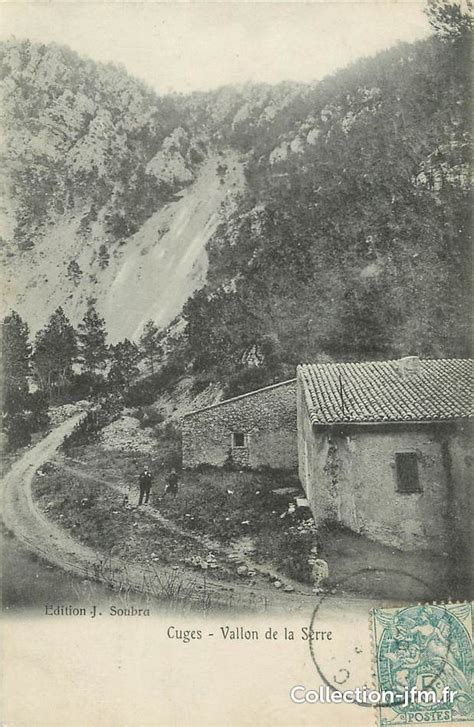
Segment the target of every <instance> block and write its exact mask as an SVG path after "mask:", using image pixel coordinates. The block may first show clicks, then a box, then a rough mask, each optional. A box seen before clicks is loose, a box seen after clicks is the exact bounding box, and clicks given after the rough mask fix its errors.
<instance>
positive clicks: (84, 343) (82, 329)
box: [77, 302, 108, 375]
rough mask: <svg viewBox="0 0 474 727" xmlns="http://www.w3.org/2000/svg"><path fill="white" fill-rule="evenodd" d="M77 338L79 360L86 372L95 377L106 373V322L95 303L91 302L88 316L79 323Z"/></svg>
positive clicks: (87, 312)
mask: <svg viewBox="0 0 474 727" xmlns="http://www.w3.org/2000/svg"><path fill="white" fill-rule="evenodd" d="M77 338H78V342H79V360H80V362H81V363H82V366H83V369H84V372H85V373H87V374H92V375H94V374H98V373H100V372H102V371H104V369H105V368H106V367H107V361H108V346H107V343H106V339H107V333H106V330H105V320H104V319H103V318H101V317H100V316H99V314H98V313H97V310H96V309H95V306H94V303H93V302H89V305H88V307H87V311H86V314H85V316H84V318H83V320H82V322H81V323H79V331H78V334H77Z"/></svg>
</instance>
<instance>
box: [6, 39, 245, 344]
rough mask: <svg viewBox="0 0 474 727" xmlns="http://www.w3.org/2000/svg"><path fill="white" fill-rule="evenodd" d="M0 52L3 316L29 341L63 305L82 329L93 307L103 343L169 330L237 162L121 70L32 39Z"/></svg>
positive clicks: (238, 185)
mask: <svg viewBox="0 0 474 727" xmlns="http://www.w3.org/2000/svg"><path fill="white" fill-rule="evenodd" d="M1 50H2V52H1V61H0V73H1V77H2V103H1V109H2V111H1V124H2V131H3V133H2V139H3V145H2V149H1V159H2V165H1V169H2V171H1V172H0V179H1V188H2V190H3V195H2V200H3V203H2V209H1V217H2V220H1V222H2V226H1V233H0V234H1V244H2V257H3V260H4V262H5V271H6V272H5V275H4V281H5V284H4V286H2V287H3V294H4V299H5V303H4V305H5V307H8V306H11V307H14V308H15V309H17V310H18V312H19V313H20V314H21V315H22V316H23V317H24V318H25V319H26V320H27V321H28V324H29V326H30V329H31V330H32V331H33V332H35V331H36V330H37V329H38V328H40V327H41V326H42V325H43V324H44V323H45V322H46V320H47V319H48V317H49V316H50V315H51V313H52V312H53V311H54V310H55V309H56V308H57V307H58V306H59V305H62V306H63V308H64V310H65V312H66V314H67V315H68V316H69V318H70V319H71V321H72V322H73V323H75V324H77V323H78V322H79V321H80V320H81V318H82V316H83V314H84V311H85V308H86V305H87V301H88V300H89V299H91V298H93V299H95V300H96V301H97V308H98V309H99V310H100V311H101V313H102V315H104V317H105V319H106V322H107V328H108V333H109V339H110V341H111V342H115V341H117V340H120V339H122V338H123V337H125V336H127V337H130V338H137V337H138V336H139V335H140V333H141V330H142V327H143V325H144V324H145V322H146V321H147V320H149V319H150V318H153V319H154V320H155V321H156V323H157V324H158V325H160V326H161V325H165V326H166V325H168V323H169V322H170V321H171V320H172V319H173V318H174V317H175V316H176V315H177V314H178V313H179V312H180V310H181V308H182V306H183V303H184V302H185V301H186V299H187V297H188V296H189V295H190V294H191V293H192V292H193V290H194V289H195V288H196V287H199V286H201V285H202V284H203V283H204V282H205V277H206V272H207V253H206V250H205V245H206V243H207V241H208V240H209V238H210V236H211V235H212V234H213V233H214V231H215V229H216V227H217V224H218V222H219V221H220V215H221V212H222V210H221V207H222V206H223V205H224V202H225V203H226V206H227V208H231V207H232V199H233V198H234V197H235V195H236V194H237V193H238V192H240V190H241V189H242V186H243V183H244V182H243V174H242V166H241V162H240V161H239V157H238V155H236V154H235V153H234V152H232V150H230V151H228V150H226V151H220V152H219V153H218V152H217V150H216V149H214V148H211V146H210V144H209V138H208V132H207V130H206V129H205V128H204V129H201V130H200V129H193V130H191V129H190V126H189V123H188V124H187V123H186V120H187V118H188V116H189V114H188V115H187V114H186V113H185V111H184V104H183V101H182V99H179V98H178V97H166V98H162V99H160V98H158V97H157V96H156V95H155V94H154V93H153V92H152V91H150V90H149V89H147V88H146V87H145V86H144V85H143V84H141V83H139V82H138V81H136V80H135V79H132V78H130V77H129V76H128V75H127V74H126V73H125V72H124V71H123V70H121V69H119V68H115V67H113V66H104V65H100V64H96V63H94V62H93V61H89V60H84V59H81V58H79V56H77V54H75V53H72V52H71V51H69V50H68V49H67V48H60V47H56V46H39V45H35V44H31V43H29V42H28V41H24V42H16V41H12V42H8V43H5V44H3V47H2V49H1ZM188 121H189V119H188ZM182 124H184V127H183V125H182ZM222 163H225V164H226V165H227V167H228V173H227V174H226V177H225V181H224V180H223V179H222V173H219V170H218V167H219V164H222Z"/></svg>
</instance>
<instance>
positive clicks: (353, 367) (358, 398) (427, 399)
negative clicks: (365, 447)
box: [298, 358, 474, 424]
mask: <svg viewBox="0 0 474 727" xmlns="http://www.w3.org/2000/svg"><path fill="white" fill-rule="evenodd" d="M406 362H408V363H409V364H410V362H412V365H413V369H414V370H412V371H407V370H406V367H404V363H406ZM473 363H474V361H472V360H471V359H430V360H423V359H420V360H419V361H418V360H417V359H413V358H407V359H401V360H400V361H375V362H369V363H335V364H305V365H303V366H298V378H299V379H300V380H301V381H302V383H303V389H304V393H305V398H306V403H307V407H308V411H309V416H310V419H311V421H312V422H313V424H330V423H336V422H367V423H370V422H405V421H446V420H449V419H457V418H460V417H470V416H472V415H473V386H472V384H473ZM408 368H409V367H408Z"/></svg>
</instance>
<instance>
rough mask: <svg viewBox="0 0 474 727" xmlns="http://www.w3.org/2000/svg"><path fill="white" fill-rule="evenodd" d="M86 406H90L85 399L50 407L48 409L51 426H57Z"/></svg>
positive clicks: (86, 407)
mask: <svg viewBox="0 0 474 727" xmlns="http://www.w3.org/2000/svg"><path fill="white" fill-rule="evenodd" d="M88 408H90V403H89V402H87V401H78V402H76V403H75V404H62V405H61V406H55V407H51V408H50V409H49V410H48V415H49V419H50V422H51V426H53V427H58V426H59V425H60V424H62V423H63V422H65V421H66V419H69V418H70V417H72V416H74V415H75V414H79V412H81V411H84V410H85V409H88Z"/></svg>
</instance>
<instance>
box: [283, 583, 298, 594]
mask: <svg viewBox="0 0 474 727" xmlns="http://www.w3.org/2000/svg"><path fill="white" fill-rule="evenodd" d="M283 590H284V591H285V593H292V592H293V591H294V590H295V589H294V587H293V586H292V585H290V584H288V585H287V586H285V587H284V588H283Z"/></svg>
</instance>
